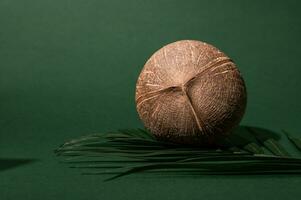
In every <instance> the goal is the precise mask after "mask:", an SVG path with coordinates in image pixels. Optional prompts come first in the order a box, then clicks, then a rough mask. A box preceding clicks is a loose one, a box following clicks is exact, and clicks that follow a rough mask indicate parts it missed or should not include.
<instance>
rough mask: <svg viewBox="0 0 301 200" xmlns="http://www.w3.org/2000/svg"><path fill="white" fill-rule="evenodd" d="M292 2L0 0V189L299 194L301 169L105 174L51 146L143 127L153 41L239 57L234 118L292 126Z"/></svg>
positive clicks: (66, 195)
mask: <svg viewBox="0 0 301 200" xmlns="http://www.w3.org/2000/svg"><path fill="white" fill-rule="evenodd" d="M300 6H301V3H299V2H298V1H259V0H258V1H248V2H247V1H238V0H237V1H213V0H207V1H200V0H195V1H154V0H153V1H138V0H136V1H134V0H127V1H122V0H120V1H114V0H107V1H103V0H88V1H84V0H72V1H71V0H59V1H58V0H57V1H56V0H40V1H38V0H36V1H34V0H27V1H24V0H0V165H1V167H0V199H1V200H9V199H23V200H25V199H30V200H34V199H45V200H46V199H74V200H75V199H141V200H143V199H155V198H157V199H201V198H202V199H245V198H246V199H284V198H285V199H298V198H300V195H301V186H300V185H301V177H300V176H201V177H172V176H168V177H166V176H164V177H163V176H150V175H133V176H129V177H126V178H123V179H119V180H116V181H112V182H106V183H104V182H102V180H103V177H101V176H82V175H80V173H79V171H77V170H74V169H68V168H67V166H65V165H62V164H60V163H58V161H57V159H56V158H55V156H54V154H53V152H52V150H53V149H55V148H56V147H57V146H58V145H59V144H61V143H63V142H64V141H65V140H68V139H70V138H74V137H78V136H80V135H84V134H88V133H93V132H98V131H106V130H114V129H117V128H129V127H130V128H131V127H133V128H134V127H141V126H142V125H141V122H140V121H139V119H138V116H137V113H136V110H135V103H134V91H135V83H136V79H137V76H138V74H139V72H140V70H141V68H142V66H143V65H144V62H145V61H146V59H147V58H148V57H149V56H150V55H151V54H152V53H153V52H154V51H155V50H157V49H158V48H160V47H161V46H162V45H164V44H167V43H170V42H173V41H176V40H180V39H197V40H203V41H206V42H208V43H211V44H213V45H215V46H217V47H219V48H220V49H221V50H223V51H224V52H225V53H227V54H228V55H229V56H230V57H231V58H233V60H234V61H235V62H236V63H237V65H238V67H239V69H240V70H241V72H242V74H243V76H244V78H245V81H246V85H247V89H248V107H247V112H246V115H245V117H244V119H243V121H242V124H247V125H253V126H259V127H265V128H268V129H271V130H275V131H277V130H280V129H281V128H284V129H286V130H288V131H289V132H292V133H295V134H296V135H297V136H300V134H301V133H300V131H301V130H300V118H301V107H300V103H299V102H300V101H301V95H300V89H301V84H300V80H299V77H300V72H301V70H300V69H301V68H300V67H301V66H300V63H299V62H300V55H301V48H300V47H299V45H301V38H300V35H301V13H300V11H299V10H300ZM298 133H299V135H298ZM284 142H287V141H284ZM8 159H10V160H8ZM17 159H20V160H17ZM24 159H28V160H27V161H26V160H24ZM31 160H34V161H32V162H31ZM13 166H15V167H13Z"/></svg>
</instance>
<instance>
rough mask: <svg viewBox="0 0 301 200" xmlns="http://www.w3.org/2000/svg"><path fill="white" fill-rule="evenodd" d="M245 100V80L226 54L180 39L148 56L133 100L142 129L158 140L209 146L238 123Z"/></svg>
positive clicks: (199, 43)
mask: <svg viewBox="0 0 301 200" xmlns="http://www.w3.org/2000/svg"><path fill="white" fill-rule="evenodd" d="M246 97H247V95H246V88H245V84H244V80H243V78H242V76H241V74H240V72H239V71H238V69H237V67H236V66H235V64H234V62H233V61H232V60H231V59H230V58H229V57H228V56H226V54H224V53H223V52H221V51H220V50H218V49H217V48H215V47H214V46H212V45H210V44H207V43H204V42H200V41H194V40H182V41H177V42H174V43H171V44H168V45H166V46H164V47H162V48H161V49H159V50H158V51H156V52H155V53H154V54H153V55H152V56H151V57H150V58H149V60H148V61H147V62H146V64H145V65H144V67H143V69H142V71H141V73H140V75H139V78H138V81H137V85H136V97H135V99H136V105H137V111H138V114H139V117H140V118H141V120H142V121H143V123H144V126H145V127H146V128H147V129H148V130H149V131H150V132H151V133H152V134H154V136H155V137H156V138H158V139H159V140H163V141H167V142H172V143H178V144H184V145H203V146H208V145H209V146H210V145H213V144H215V143H216V141H217V140H218V139H219V138H220V137H223V136H225V135H227V134H229V133H230V131H231V130H232V129H233V128H234V127H235V126H236V125H237V124H238V123H239V122H240V120H241V119H242V116H243V114H244V111H245V108H246V99H247V98H246Z"/></svg>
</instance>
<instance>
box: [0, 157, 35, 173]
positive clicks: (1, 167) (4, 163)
mask: <svg viewBox="0 0 301 200" xmlns="http://www.w3.org/2000/svg"><path fill="white" fill-rule="evenodd" d="M36 161H37V160H35V159H24V158H22V159H20V158H18V159H16V158H0V171H5V170H9V169H12V168H16V167H20V166H23V165H27V164H30V163H33V162H36Z"/></svg>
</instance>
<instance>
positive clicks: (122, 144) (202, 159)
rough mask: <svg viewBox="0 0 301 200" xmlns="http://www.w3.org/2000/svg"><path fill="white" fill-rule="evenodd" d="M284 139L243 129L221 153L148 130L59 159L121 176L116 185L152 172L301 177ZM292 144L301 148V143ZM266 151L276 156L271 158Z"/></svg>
mask: <svg viewBox="0 0 301 200" xmlns="http://www.w3.org/2000/svg"><path fill="white" fill-rule="evenodd" d="M248 129H249V130H248ZM243 130H244V131H243ZM246 130H247V131H246ZM250 130H251V131H253V132H251V131H250ZM278 139H279V137H278V136H277V135H275V134H274V135H273V134H271V133H269V134H263V135H261V134H259V133H258V132H256V133H255V134H254V128H253V127H252V128H251V129H250V128H249V127H242V128H241V129H240V130H238V129H236V130H235V131H234V133H233V134H231V135H230V137H227V138H224V139H223V140H221V141H220V142H219V147H220V148H218V149H217V148H212V149H204V148H198V147H187V146H179V145H176V144H172V143H167V142H161V141H157V140H156V139H155V138H154V137H153V136H152V135H151V134H150V133H149V132H148V131H146V130H143V129H123V130H118V131H113V132H107V133H97V134H92V135H87V136H83V137H80V138H78V139H74V140H71V141H68V142H66V143H65V144H63V145H61V146H60V147H59V148H58V149H56V150H55V153H56V155H58V156H61V157H62V158H63V160H62V162H63V163H66V164H68V165H72V166H71V168H80V169H84V170H88V171H87V172H85V173H84V174H115V176H113V177H112V178H111V179H114V178H118V177H121V176H125V175H128V174H132V173H137V172H148V171H158V172H160V171H162V172H164V173H165V172H173V171H178V173H180V172H183V173H184V174H195V173H196V174H205V175H206V174H235V175H240V174H263V173H278V174H279V173H281V174H286V173H295V174H297V173H298V174H299V173H301V159H299V158H293V157H287V155H288V154H286V153H287V152H286V150H285V149H284V148H283V147H282V146H281V145H280V144H279V143H278V142H277V140H278ZM290 139H291V141H294V144H295V145H296V146H297V144H299V145H300V143H298V140H296V138H293V137H290ZM261 145H262V146H263V147H265V148H267V149H269V150H270V151H271V152H272V153H273V154H274V155H265V154H264V150H263V148H262V146H261ZM297 147H298V146H297ZM285 152H286V153H285ZM91 170H93V171H94V170H97V171H96V172H93V171H92V172H91ZM99 170H100V171H99Z"/></svg>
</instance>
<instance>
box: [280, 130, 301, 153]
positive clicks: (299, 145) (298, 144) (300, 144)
mask: <svg viewBox="0 0 301 200" xmlns="http://www.w3.org/2000/svg"><path fill="white" fill-rule="evenodd" d="M282 132H283V133H285V135H286V137H287V138H288V139H289V140H290V141H291V142H292V143H293V144H294V145H295V147H296V148H297V149H299V150H300V151H301V139H300V138H296V137H293V136H291V135H290V134H289V133H288V132H286V131H285V130H282Z"/></svg>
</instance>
